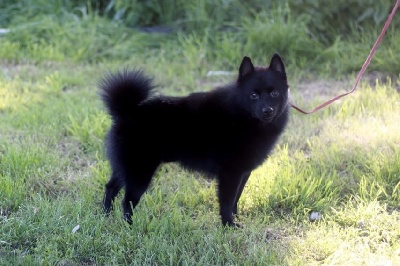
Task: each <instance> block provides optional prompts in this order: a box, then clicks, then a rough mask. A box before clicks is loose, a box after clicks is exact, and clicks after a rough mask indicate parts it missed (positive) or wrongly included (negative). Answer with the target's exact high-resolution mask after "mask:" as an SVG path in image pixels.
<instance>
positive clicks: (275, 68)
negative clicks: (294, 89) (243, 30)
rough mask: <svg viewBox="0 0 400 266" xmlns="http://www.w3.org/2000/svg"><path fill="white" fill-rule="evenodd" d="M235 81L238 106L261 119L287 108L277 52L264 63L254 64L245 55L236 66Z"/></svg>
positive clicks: (282, 75) (282, 111)
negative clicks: (261, 65) (237, 72)
mask: <svg viewBox="0 0 400 266" xmlns="http://www.w3.org/2000/svg"><path fill="white" fill-rule="evenodd" d="M237 84H238V86H237V89H238V90H239V91H240V92H238V94H239V97H240V99H239V101H240V102H241V106H242V107H244V109H245V110H246V111H247V112H249V113H250V114H251V116H252V117H253V118H255V119H258V120H259V121H261V122H265V123H268V122H272V121H274V120H275V119H276V118H277V117H279V116H280V115H282V113H284V112H285V111H286V110H287V108H288V97H289V96H288V94H289V91H288V83H287V78H286V72H285V66H284V64H283V62H282V59H281V57H280V56H279V54H277V53H276V54H274V55H273V56H272V59H271V61H270V64H269V66H268V67H254V66H253V63H252V62H251V60H250V58H249V57H247V56H245V57H244V58H243V60H242V63H241V64H240V67H239V77H238V81H237Z"/></svg>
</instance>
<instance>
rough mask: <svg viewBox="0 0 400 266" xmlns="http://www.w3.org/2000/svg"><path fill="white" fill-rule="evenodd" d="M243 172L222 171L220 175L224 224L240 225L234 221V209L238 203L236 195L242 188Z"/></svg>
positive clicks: (220, 199)
mask: <svg viewBox="0 0 400 266" xmlns="http://www.w3.org/2000/svg"><path fill="white" fill-rule="evenodd" d="M241 177H242V174H239V175H238V174H232V173H228V172H222V173H221V174H220V175H219V185H218V199H219V207H220V215H221V220H222V224H223V225H228V226H233V227H240V225H239V224H236V223H234V222H233V211H234V208H235V204H236V195H237V193H238V190H239V188H240V184H241Z"/></svg>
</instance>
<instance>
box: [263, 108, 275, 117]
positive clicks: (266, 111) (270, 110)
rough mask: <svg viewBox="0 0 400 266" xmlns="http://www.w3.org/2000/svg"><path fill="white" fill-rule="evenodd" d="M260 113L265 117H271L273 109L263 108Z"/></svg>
mask: <svg viewBox="0 0 400 266" xmlns="http://www.w3.org/2000/svg"><path fill="white" fill-rule="evenodd" d="M262 111H263V113H264V114H266V115H271V114H272V113H273V112H274V109H273V108H272V107H264V108H263V109H262Z"/></svg>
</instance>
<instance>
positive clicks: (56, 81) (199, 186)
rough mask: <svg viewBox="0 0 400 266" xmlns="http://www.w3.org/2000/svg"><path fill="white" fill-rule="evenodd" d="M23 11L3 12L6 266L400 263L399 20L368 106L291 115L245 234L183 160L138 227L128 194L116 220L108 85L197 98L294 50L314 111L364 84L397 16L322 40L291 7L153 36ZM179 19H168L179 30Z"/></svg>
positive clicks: (251, 205) (292, 79)
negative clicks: (129, 72) (245, 64)
mask: <svg viewBox="0 0 400 266" xmlns="http://www.w3.org/2000/svg"><path fill="white" fill-rule="evenodd" d="M22 2H23V3H25V4H26V7H27V10H28V11H29V12H25V11H24V9H23V6H21V5H22V4H21V5H19V4H14V3H13V2H12V1H5V3H4V4H0V28H7V29H10V32H8V33H5V34H3V35H1V36H0V264H1V265H385V266H386V265H388V266H389V265H400V207H399V206H400V134H399V131H400V122H399V121H400V94H399V92H400V77H399V72H400V64H399V63H398V62H400V56H399V51H400V37H399V35H398V25H399V24H398V21H399V20H396V21H395V22H394V24H393V25H392V26H391V29H390V30H389V31H388V33H387V36H386V39H385V40H384V42H383V43H382V45H381V47H380V48H379V50H378V52H377V54H376V56H375V58H374V59H373V61H372V63H371V66H370V68H368V71H367V73H366V75H365V76H364V78H363V79H362V82H361V84H360V85H359V87H358V89H357V91H356V92H355V93H354V94H351V95H349V96H347V97H344V98H342V99H340V100H339V101H337V102H335V103H334V104H332V105H330V106H329V107H327V108H325V109H323V110H321V111H319V112H317V113H315V114H312V115H302V114H300V113H298V112H296V111H295V110H294V109H292V110H291V114H290V122H289V125H288V128H287V129H286V131H285V133H284V135H283V136H282V138H281V139H280V141H279V143H278V145H277V146H276V148H275V150H274V152H273V153H272V155H271V156H270V158H269V159H268V160H267V161H266V162H265V163H264V164H263V165H262V166H261V167H259V168H258V169H256V170H255V171H254V172H253V173H252V175H251V177H250V180H249V182H248V184H247V186H246V188H245V190H244V192H243V196H242V198H241V200H240V202H239V213H240V215H239V216H238V220H239V221H240V223H241V224H242V225H243V228H242V229H236V230H235V229H230V228H224V227H222V226H221V225H220V218H219V215H218V201H217V198H216V193H215V192H216V184H215V182H214V181H211V180H209V179H205V178H203V177H202V176H201V175H200V174H198V173H195V172H188V171H185V170H184V169H182V168H181V167H180V166H179V165H177V164H165V165H163V166H162V167H161V168H160V169H159V170H158V172H157V174H156V176H155V178H154V182H153V184H152V185H151V188H150V189H149V190H148V192H147V193H146V194H145V195H144V197H143V198H142V201H141V202H140V203H139V205H138V206H137V208H136V209H135V210H134V214H133V225H132V226H129V225H128V224H127V223H125V222H124V221H123V219H122V213H121V209H120V204H119V203H120V200H121V196H122V195H120V196H119V197H118V199H117V201H116V205H115V207H116V209H115V211H114V212H113V213H112V215H110V216H109V217H105V216H104V214H103V213H102V209H101V201H102V197H103V189H104V185H105V183H106V182H107V180H108V178H109V175H110V168H109V165H108V162H107V159H106V157H105V154H104V145H103V144H104V136H105V134H106V132H107V129H108V128H109V126H110V122H111V121H110V118H109V116H108V115H107V114H106V112H105V109H104V107H103V105H102V103H101V101H100V98H99V95H98V82H99V81H100V80H101V78H102V77H103V75H104V74H105V73H107V72H108V71H115V70H117V69H122V68H124V67H134V68H143V69H144V70H145V71H146V72H147V73H149V74H150V75H152V76H154V77H155V81H156V83H157V84H158V85H159V86H158V90H159V91H160V93H163V94H168V95H187V94H188V93H190V92H193V91H203V90H205V91H207V90H210V89H212V88H213V87H216V86H218V85H222V84H224V83H226V82H230V81H232V80H234V79H235V77H236V76H235V75H236V73H237V69H238V67H239V64H240V62H241V59H242V57H243V56H244V55H248V56H250V57H251V58H252V59H253V62H254V63H255V64H258V65H266V64H268V63H269V58H270V56H271V55H272V53H273V52H279V53H280V54H281V55H282V57H283V58H284V61H285V64H286V66H287V74H288V79H289V84H290V87H291V94H292V95H291V98H292V101H293V102H295V103H296V104H298V105H300V106H301V107H304V108H305V109H312V108H313V107H315V106H316V105H317V104H319V103H321V102H323V101H324V100H327V99H329V98H330V97H332V96H335V95H337V94H340V93H342V92H344V91H346V90H349V89H350V88H351V85H352V83H353V82H354V79H355V76H356V71H357V70H358V69H359V68H360V67H361V65H362V63H363V61H364V60H365V58H366V56H367V55H368V52H369V49H370V48H371V46H372V44H373V42H374V41H375V38H376V36H377V34H378V33H379V30H380V27H381V26H382V25H383V23H382V20H376V21H377V23H376V24H373V25H364V24H360V25H358V28H357V27H356V26H357V25H353V26H354V28H351V34H348V35H345V34H343V33H341V32H335V31H332V32H330V33H329V34H330V35H329V34H327V35H326V36H322V35H321V29H315V28H312V27H311V26H310V24H309V19H310V18H309V17H306V16H300V15H296V14H297V13H296V12H304V10H300V9H299V7H296V6H295V5H294V4H293V5H290V3H291V2H290V1H289V4H288V5H285V6H283V7H276V6H273V8H271V9H270V10H269V11H268V12H267V11H265V12H259V13H257V14H254V13H252V12H248V13H246V14H245V17H244V18H243V19H242V20H241V21H240V22H241V23H239V22H238V21H234V20H232V22H231V24H229V23H227V25H228V24H229V27H233V28H235V30H229V29H230V28H228V29H222V30H221V29H215V28H213V27H212V26H210V25H208V24H206V25H203V24H201V23H198V24H196V25H192V24H190V25H189V26H191V27H192V28H193V31H189V30H188V29H187V27H189V26H188V24H185V26H184V27H183V28H184V29H183V30H177V31H176V32H175V31H174V32H173V33H147V32H144V31H143V30H137V29H135V28H132V25H129V24H124V23H123V22H121V21H124V20H123V19H121V20H119V21H116V20H115V19H112V18H110V16H111V15H109V16H108V17H107V16H105V15H101V14H97V13H96V12H94V11H91V10H90V8H87V10H86V11H85V10H83V8H82V10H81V9H79V10H80V11H79V12H78V11H76V10H77V7H76V6H79V5H78V4H75V5H76V6H74V5H73V4H72V2H73V1H54V5H53V6H51V7H52V8H53V9H52V12H50V13H49V12H47V11H44V10H47V9H46V8H47V7H48V6H46V5H47V4H46V3H47V2H46V1H39V0H36V1H21V3H22ZM76 2H79V1H76ZM81 2H84V1H81ZM89 2H90V1H89ZM102 2H106V1H102ZM110 2H112V1H110ZM122 2H123V1H122ZM177 2H179V1H177ZM189 2H191V1H189ZM200 2H201V3H207V1H205V0H204V1H199V3H200ZM222 2H223V1H221V3H222ZM253 2H254V3H258V2H260V1H253ZM292 2H295V1H292ZM309 2H310V1H309ZM339 2H340V1H339ZM350 2H351V3H353V2H357V1H350ZM364 2H368V4H369V5H373V4H374V1H372V2H371V1H364ZM387 2H388V3H389V4H388V5H387V6H388V7H389V8H390V6H391V2H390V1H382V3H384V4H387ZM32 3H33V4H32ZM57 3H58V4H60V3H64V4H65V3H69V5H67V4H65V6H64V7H62V6H61V7H57V5H56V4H57ZM193 3H194V2H193ZM233 3H236V1H233ZM29 4H31V6H30V5H29ZM34 4H36V5H37V8H36V9H35V6H34ZM384 4H382V6H383V7H382V6H380V7H381V8H384V7H385V6H384ZM49 5H50V4H49ZM235 5H236V4H235ZM235 5H233V6H235ZM83 6H85V5H83ZM338 6H340V4H338ZM86 7H87V6H86ZM388 7H386V8H388ZM57 8H58V9H57ZM99 8H100V7H99ZM164 8H165V7H164ZM296 8H297V9H296ZM327 8H328V7H327ZM1 10H3V11H1ZM185 10H189V9H185ZM199 10H200V9H199ZM218 10H219V11H221V10H220V9H218ZM218 10H217V11H218ZM383 10H384V11H385V10H386V11H385V12H387V9H383ZM167 11H168V10H165V9H163V10H162V12H163V13H162V14H165V17H161V18H162V19H161V21H158V22H159V23H164V24H165V25H171V22H170V21H174V20H173V18H170V17H167V14H170V16H172V15H171V12H173V10H169V13H168V12H167ZM200 11H201V10H200ZM217 11H215V12H217ZM384 11H382V12H384ZM13 12H14V13H13ZM160 12H161V11H160ZM221 12H222V11H221ZM232 12H233V11H232ZM360 13H362V11H360ZM12 14H14V15H15V16H11V15H12ZM125 14H128V13H125ZM185 14H186V13H185ZM189 14H192V13H189ZM304 14H306V13H304ZM385 14H386V13H385ZM17 15H18V16H17ZM192 15H193V14H192ZM201 15H202V16H206V15H207V14H203V13H202V14H201ZM228 15H229V14H227V16H228ZM309 15H311V14H309ZM375 15H376V14H375ZM181 16H183V15H182V14H181ZM186 16H188V15H187V14H186ZM199 16H200V15H199ZM232 16H233V15H232ZM366 16H367V15H366ZM397 16H400V15H399V14H398V15H397ZM383 17H384V18H385V16H383ZM128 18H129V16H128V15H127V16H126V17H124V19H125V20H126V21H127V20H128ZM149 18H151V17H150V16H149ZM168 19H170V21H169V20H168ZM224 19H226V20H228V18H224ZM314 19H318V17H317V16H314ZM345 19H348V21H352V18H351V17H347V18H343V20H345ZM367 19H368V16H367ZM199 21H201V20H199ZM224 21H225V20H221V23H225V22H224ZM136 23H137V24H138V25H141V24H140V23H142V24H143V25H144V26H147V25H153V24H151V23H155V22H152V21H150V22H141V20H138V21H137V22H136ZM146 23H147V24H146ZM179 23H182V22H179ZM179 23H178V24H174V25H181V24H179ZM232 25H233V26H232ZM227 27H228V26H227ZM327 27H328V26H327ZM339 30H340V29H338V31H339ZM396 30H397V31H396ZM310 34H315V36H317V37H315V38H314V37H313V38H310ZM311 36H313V35H311ZM210 71H227V73H228V75H216V76H214V75H207V74H210ZM211 73H212V72H211ZM160 134H162V132H160ZM312 212H318V213H319V214H321V218H320V219H318V220H317V221H315V222H310V219H309V217H310V213H312Z"/></svg>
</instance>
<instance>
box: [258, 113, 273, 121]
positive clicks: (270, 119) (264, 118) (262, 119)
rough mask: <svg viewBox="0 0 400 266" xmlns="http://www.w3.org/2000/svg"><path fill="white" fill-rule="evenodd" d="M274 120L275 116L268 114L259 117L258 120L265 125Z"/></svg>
mask: <svg viewBox="0 0 400 266" xmlns="http://www.w3.org/2000/svg"><path fill="white" fill-rule="evenodd" d="M274 118H275V114H269V115H267V114H263V115H262V116H261V117H260V120H261V121H263V122H265V123H269V122H272V121H273V120H274Z"/></svg>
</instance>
